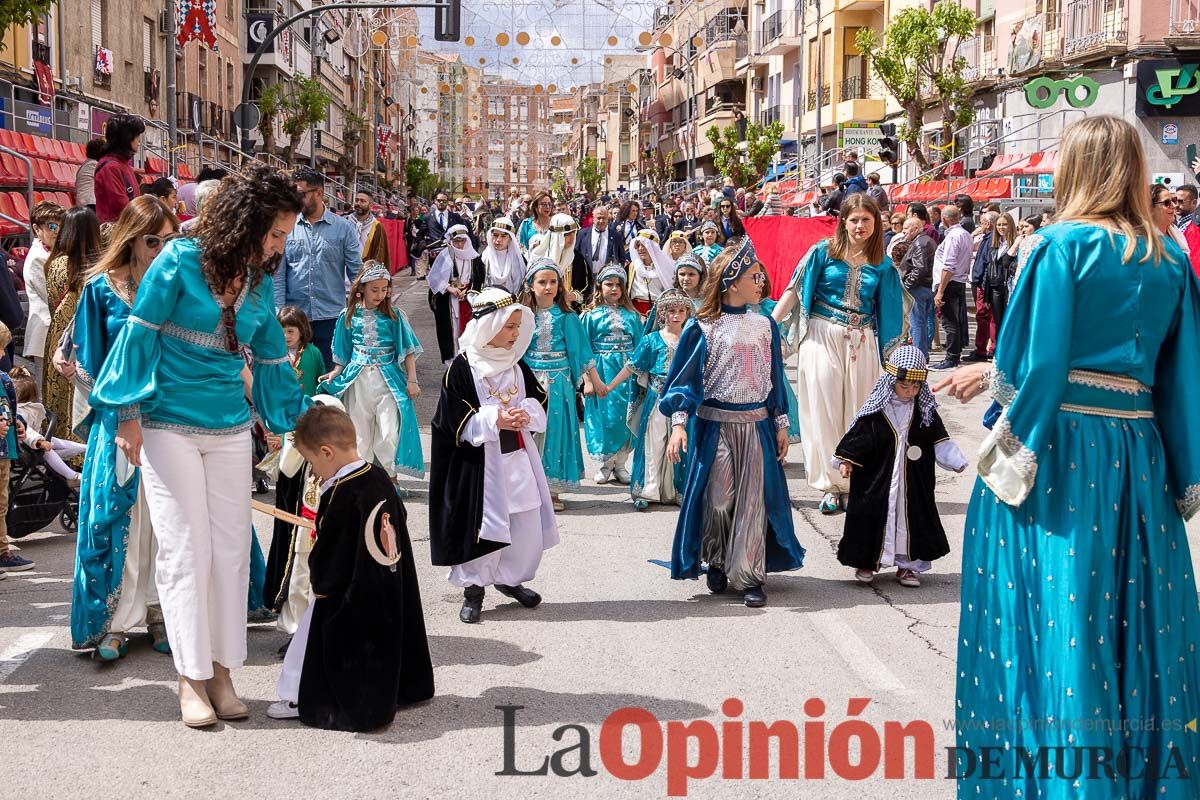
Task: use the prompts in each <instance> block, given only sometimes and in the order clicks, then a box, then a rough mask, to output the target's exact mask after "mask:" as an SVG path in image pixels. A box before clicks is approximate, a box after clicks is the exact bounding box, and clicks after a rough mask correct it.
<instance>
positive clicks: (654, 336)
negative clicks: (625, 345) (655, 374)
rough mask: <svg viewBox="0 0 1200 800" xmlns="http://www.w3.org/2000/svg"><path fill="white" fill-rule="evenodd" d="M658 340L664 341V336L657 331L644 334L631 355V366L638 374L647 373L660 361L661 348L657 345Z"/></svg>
mask: <svg viewBox="0 0 1200 800" xmlns="http://www.w3.org/2000/svg"><path fill="white" fill-rule="evenodd" d="M658 342H662V336H661V335H660V334H658V333H657V332H655V333H648V334H646V335H645V336H643V337H642V338H641V341H639V342H638V344H637V347H635V348H633V355H631V356H630V357H629V368H630V369H632V370H633V371H634V372H636V373H637V374H638V375H646V374H648V373H649V372H650V371H651V370H653V369H654V365H655V364H656V363H658V352H659V348H658V347H656V346H655V344H656V343H658Z"/></svg>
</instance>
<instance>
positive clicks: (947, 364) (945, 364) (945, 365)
mask: <svg viewBox="0 0 1200 800" xmlns="http://www.w3.org/2000/svg"><path fill="white" fill-rule="evenodd" d="M929 368H930V369H958V362H957V361H954V360H952V359H949V358H947V359H946V360H945V361H939V362H938V363H936V364H931V365H930V366H929Z"/></svg>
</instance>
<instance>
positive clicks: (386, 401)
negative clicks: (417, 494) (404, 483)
mask: <svg viewBox="0 0 1200 800" xmlns="http://www.w3.org/2000/svg"><path fill="white" fill-rule="evenodd" d="M344 400H345V403H346V413H347V414H349V415H350V419H352V420H353V421H354V433H355V437H356V439H357V442H358V455H359V456H360V457H361V458H362V459H363V460H364V461H366V462H367V463H368V464H370V463H371V462H373V461H374V462H377V463H378V464H379V466H381V467H383V468H384V469H385V470H387V474H388V475H392V476H394V475H395V474H396V470H395V462H396V449H397V448H398V447H399V446H400V409H399V408H397V407H396V398H395V397H393V396H392V390H391V389H389V388H388V385H387V381H385V380H384V379H383V373H382V372H380V371H379V369H378V368H376V367H367V368H366V369H364V370H363V371H362V372H360V373H358V377H357V378H355V379H354V383H352V384H350V387H349V388H348V389H346V394H345V396H344Z"/></svg>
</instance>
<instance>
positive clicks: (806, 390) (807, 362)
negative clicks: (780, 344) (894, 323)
mask: <svg viewBox="0 0 1200 800" xmlns="http://www.w3.org/2000/svg"><path fill="white" fill-rule="evenodd" d="M797 358H798V360H799V364H800V374H799V380H798V381H797V383H796V404H797V406H799V411H800V433H801V442H800V447H801V449H802V450H803V451H804V469H805V471H806V472H807V473H808V485H809V486H811V487H813V488H814V489H816V490H817V491H819V492H835V493H838V494H849V493H850V481H849V480H847V479H846V478H843V477H842V476H841V473H840V472H838V470H837V469H836V468H834V467H833V466H832V464H831V463H830V460H831V459H832V458H833V451H834V450H836V449H837V446H838V442H840V441H841V440H842V437H843V436H845V435H846V431H848V430H850V423H851V422H853V421H854V415H855V414H856V413H858V409H859V407H861V406H862V404H863V402H864V401H865V400H866V399H867V397H868V396H869V395H870V394H871V390H872V389H874V388H875V383H876V382H877V381H878V380H879V376H880V374H882V372H883V367H882V366H880V363H879V340H878V336H877V334H876V333H875V331H873V330H871V329H870V328H864V329H861V330H852V329H850V328H847V327H846V326H844V325H837V324H834V323H832V322H827V321H826V320H823V319H810V320H809V321H808V332H807V334H806V335H805V337H804V341H803V342H801V343H800V347H799V349H798V350H797Z"/></svg>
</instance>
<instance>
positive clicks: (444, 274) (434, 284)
mask: <svg viewBox="0 0 1200 800" xmlns="http://www.w3.org/2000/svg"><path fill="white" fill-rule="evenodd" d="M456 236H466V237H467V246H466V247H461V248H460V247H455V246H454V237H456ZM470 238H471V237H470V232H469V231H468V230H467V226H466V225H451V226H450V229H449V230H448V231H446V239H445V242H446V249H445V250H443V251H442V252H440V253H438V257H437V260H436V261H434V262H433V267H432V268H431V269H430V270H429V275H428V276H427V280H428V281H429V288H430V290H432V291H433V293H434V294H441V293H442V292H444V291H446V287H448V286H449V285H450V280H451V278H454V277H456V276H457V277H459V278H460V279H461V278H462V277H464V272H465V277H466V282H467V283H470V281H471V262H472V261H474V260H475V259H476V258H478V257H479V253H478V252H477V251H476V250H475V248H474V247H473V246H472V245H471V241H470ZM464 265H465V266H464ZM456 266H457V267H458V268H457V269H455V267H456Z"/></svg>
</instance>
